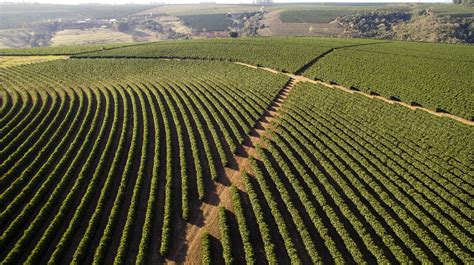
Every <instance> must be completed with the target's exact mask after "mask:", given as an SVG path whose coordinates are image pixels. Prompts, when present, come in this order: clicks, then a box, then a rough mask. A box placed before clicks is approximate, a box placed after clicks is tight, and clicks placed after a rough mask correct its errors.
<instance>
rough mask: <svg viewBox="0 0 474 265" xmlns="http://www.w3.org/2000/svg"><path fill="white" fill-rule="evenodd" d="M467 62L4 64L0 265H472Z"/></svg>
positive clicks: (145, 54)
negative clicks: (372, 264)
mask: <svg viewBox="0 0 474 265" xmlns="http://www.w3.org/2000/svg"><path fill="white" fill-rule="evenodd" d="M472 69H474V47H472V46H470V45H459V44H457V45H454V44H433V43H414V42H401V41H387V40H373V39H344V38H321V37H299V38H295V37H285V38H278V37H265V38H262V37H260V38H240V39H230V38H229V39H206V40H180V41H166V42H154V43H143V44H110V45H78V46H58V47H41V48H31V49H0V80H1V81H0V82H1V86H0V260H1V262H2V263H4V264H18V263H27V264H45V263H51V264H63V263H71V262H73V263H78V264H89V263H95V264H98V263H108V264H110V263H119V264H123V263H127V264H130V263H135V264H156V263H166V262H169V263H175V262H177V263H191V264H196V263H203V264H209V263H216V264H222V263H225V264H243V263H248V264H267V263H268V264H275V263H280V264H288V263H303V264H314V263H327V264H332V263H357V264H364V263H375V262H378V263H391V264H392V263H393V264H399V263H417V264H419V263H423V264H430V263H434V264H438V263H466V264H467V263H472V262H474V240H473V238H474V221H473V219H472V216H473V214H474V203H473V202H474V166H473V165H474V163H473V161H474V145H473V144H472V143H473V142H474V121H473V120H474V93H473V92H474V76H473V75H472Z"/></svg>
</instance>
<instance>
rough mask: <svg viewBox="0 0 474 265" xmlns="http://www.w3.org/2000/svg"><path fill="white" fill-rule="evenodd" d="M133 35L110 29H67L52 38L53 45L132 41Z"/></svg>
mask: <svg viewBox="0 0 474 265" xmlns="http://www.w3.org/2000/svg"><path fill="white" fill-rule="evenodd" d="M132 41H133V39H132V36H130V35H128V34H125V33H123V32H117V31H113V30H110V29H101V28H94V29H87V30H80V29H66V30H62V31H58V32H57V33H56V34H55V35H54V37H53V38H52V39H51V42H52V46H60V45H82V44H91V43H93V44H100V43H120V42H132Z"/></svg>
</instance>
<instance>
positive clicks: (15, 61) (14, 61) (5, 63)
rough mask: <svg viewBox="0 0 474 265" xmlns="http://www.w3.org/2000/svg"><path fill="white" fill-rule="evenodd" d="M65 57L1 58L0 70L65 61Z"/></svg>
mask: <svg viewBox="0 0 474 265" xmlns="http://www.w3.org/2000/svg"><path fill="white" fill-rule="evenodd" d="M65 58H66V57H65V56H1V55H0V68H4V67H11V66H15V65H21V64H31V63H40V62H47V61H53V60H58V59H65Z"/></svg>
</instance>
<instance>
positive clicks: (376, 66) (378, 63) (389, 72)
mask: <svg viewBox="0 0 474 265" xmlns="http://www.w3.org/2000/svg"><path fill="white" fill-rule="evenodd" d="M369 47H370V48H369ZM473 68H474V50H473V49H472V46H464V45H456V46H452V45H445V44H428V43H420V44H417V43H406V42H391V43H381V44H377V45H371V46H358V47H350V48H347V49H340V50H335V51H334V52H332V53H330V54H329V55H328V56H325V57H324V58H322V59H321V60H320V61H319V62H318V63H317V64H315V65H314V67H312V68H311V69H309V70H308V71H307V72H305V76H308V77H310V78H318V79H323V80H328V81H329V80H330V81H334V82H337V83H340V84H343V85H344V86H346V87H350V86H352V87H355V88H357V89H360V90H363V91H367V92H373V93H377V94H380V95H383V96H385V97H391V96H393V97H396V98H397V99H399V100H401V101H404V102H407V103H412V102H413V104H420V105H422V106H424V107H427V108H430V109H433V110H435V109H437V108H439V109H440V110H443V111H447V112H449V113H453V114H455V115H458V116H462V117H464V118H467V119H472V118H474V94H473V93H472V91H474V76H473V75H472V71H471V69H473Z"/></svg>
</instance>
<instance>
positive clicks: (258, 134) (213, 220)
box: [168, 79, 296, 263]
mask: <svg viewBox="0 0 474 265" xmlns="http://www.w3.org/2000/svg"><path fill="white" fill-rule="evenodd" d="M295 83H296V82H295V81H294V80H293V79H290V81H289V82H288V83H287V85H285V87H284V88H283V89H282V90H281V91H280V92H279V93H278V95H277V96H276V97H275V99H274V100H273V102H272V103H271V105H270V106H269V107H268V110H267V111H266V113H265V114H264V115H263V116H262V117H260V119H259V120H258V121H257V122H256V124H255V125H254V127H253V129H252V130H251V132H250V134H249V135H248V140H247V142H246V143H245V146H243V148H242V151H240V152H239V153H238V154H237V155H234V159H235V161H236V164H237V170H236V169H232V168H229V167H226V168H225V175H224V176H221V177H220V178H221V180H220V181H219V182H216V183H215V186H216V187H215V194H214V196H215V197H217V198H218V200H217V201H218V203H217V204H212V203H202V204H201V206H200V209H199V212H200V213H201V214H200V216H196V217H195V218H193V219H194V220H190V222H189V223H188V224H187V226H186V230H187V232H186V240H185V241H184V242H180V244H177V245H176V247H175V249H174V250H173V251H172V253H171V254H170V257H169V260H168V263H174V262H175V261H179V262H184V263H197V261H199V260H200V253H201V252H200V242H201V240H200V239H201V234H202V232H203V231H208V232H209V233H210V234H211V235H212V236H213V237H215V238H220V232H219V220H218V210H219V206H223V207H225V208H226V209H227V210H229V211H231V212H233V209H232V205H231V203H230V202H231V194H230V189H229V188H230V186H231V185H234V186H236V187H237V188H239V189H240V190H245V187H244V184H243V181H242V178H241V174H242V172H245V171H246V172H251V171H252V170H251V168H250V163H249V159H248V157H250V156H255V154H256V150H255V146H256V145H258V144H260V142H261V140H262V138H263V137H264V136H265V135H266V129H268V128H270V127H271V126H272V124H271V123H272V121H273V120H274V119H275V118H276V117H277V113H276V112H277V111H278V110H279V109H280V108H281V106H282V102H284V100H285V99H286V98H287V96H288V93H289V92H290V91H291V89H292V88H293V86H294V85H295ZM222 179H223V180H222ZM222 183H225V184H226V185H224V184H222ZM228 184H230V185H228ZM199 220H203V223H202V224H200V222H199Z"/></svg>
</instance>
